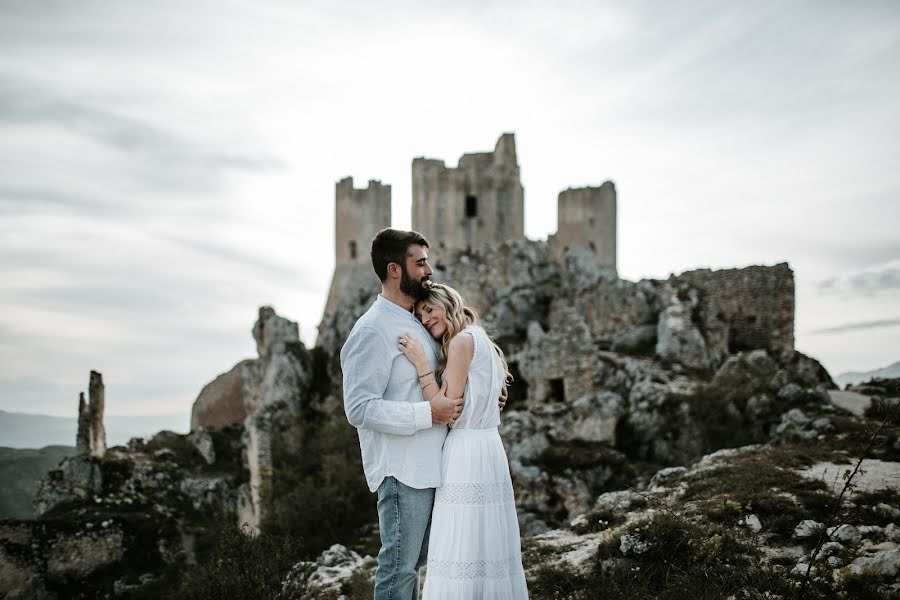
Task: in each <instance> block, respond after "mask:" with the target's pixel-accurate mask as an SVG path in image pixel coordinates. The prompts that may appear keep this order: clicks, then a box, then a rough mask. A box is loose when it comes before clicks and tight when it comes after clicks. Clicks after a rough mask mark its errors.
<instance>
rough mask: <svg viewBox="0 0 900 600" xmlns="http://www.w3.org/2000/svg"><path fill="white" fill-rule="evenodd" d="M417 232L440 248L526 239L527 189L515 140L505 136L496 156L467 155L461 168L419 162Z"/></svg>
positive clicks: (414, 223)
mask: <svg viewBox="0 0 900 600" xmlns="http://www.w3.org/2000/svg"><path fill="white" fill-rule="evenodd" d="M412 195H413V202H412V228H413V229H414V230H416V231H420V232H422V233H423V234H424V235H425V237H427V238H428V240H429V241H430V242H431V243H432V244H433V245H434V246H435V247H439V246H445V247H448V248H461V249H470V250H482V249H483V248H485V247H486V246H494V245H497V244H499V243H501V242H505V241H512V240H523V239H525V190H524V188H523V187H522V182H521V180H520V179H519V164H518V159H517V158H516V138H515V136H514V135H513V134H512V133H504V134H503V135H501V136H500V139H499V140H497V144H496V146H495V148H494V151H493V152H479V153H474V154H464V155H463V156H462V158H460V159H459V163H458V165H457V166H456V168H448V167H447V166H446V165H445V164H444V161H442V160H435V159H431V158H423V157H420V158H416V159H414V160H413V164H412Z"/></svg>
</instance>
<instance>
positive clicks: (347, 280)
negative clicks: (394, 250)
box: [325, 177, 391, 312]
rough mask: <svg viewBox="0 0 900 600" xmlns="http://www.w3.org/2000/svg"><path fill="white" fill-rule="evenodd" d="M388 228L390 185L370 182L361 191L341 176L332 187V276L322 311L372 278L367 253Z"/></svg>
mask: <svg viewBox="0 0 900 600" xmlns="http://www.w3.org/2000/svg"><path fill="white" fill-rule="evenodd" d="M390 226H391V186H390V185H383V184H382V183H381V182H380V181H376V180H374V179H373V180H370V181H369V185H368V186H367V187H365V188H362V189H356V188H354V187H353V178H352V177H345V178H344V179H342V180H340V181H339V182H337V184H336V185H335V202H334V265H335V266H334V275H332V278H331V288H330V289H329V292H328V300H327V301H326V304H325V311H326V312H328V311H330V310H333V309H334V307H335V306H336V305H337V303H338V302H339V301H340V298H341V297H342V296H344V295H345V294H347V293H348V292H349V290H350V288H352V287H355V286H357V285H358V282H359V281H360V280H361V279H362V278H364V277H367V276H372V277H374V274H373V273H372V261H371V258H370V251H371V248H372V238H373V237H375V234H376V233H378V232H379V231H381V230H382V229H384V228H385V227H390Z"/></svg>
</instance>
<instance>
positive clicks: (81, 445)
mask: <svg viewBox="0 0 900 600" xmlns="http://www.w3.org/2000/svg"><path fill="white" fill-rule="evenodd" d="M88 397H89V401H88V402H85V401H84V392H81V393H80V394H79V396H78V432H77V433H76V436H75V452H76V454H75V456H69V457H66V458H64V459H63V460H62V461H61V462H60V463H59V466H58V467H57V468H56V469H52V470H50V471H49V472H48V473H47V476H46V477H44V478H43V479H42V480H41V481H40V483H39V484H38V487H37V491H36V492H35V495H34V498H33V499H32V506H33V508H34V514H35V516H37V517H40V516H42V515H44V514H46V513H48V512H50V511H52V510H54V509H56V508H58V507H62V506H66V505H70V504H73V503H79V502H85V501H88V500H91V499H92V498H93V497H94V496H95V495H96V494H99V493H100V491H101V490H102V488H103V474H102V472H101V469H100V462H99V461H100V459H102V458H103V456H104V455H105V454H106V429H105V427H104V425H103V412H104V409H105V404H106V399H105V391H104V386H103V376H102V375H101V374H100V373H98V372H97V371H91V374H90V380H89V384H88Z"/></svg>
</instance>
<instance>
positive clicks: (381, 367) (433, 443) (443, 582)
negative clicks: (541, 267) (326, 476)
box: [341, 229, 528, 600]
mask: <svg viewBox="0 0 900 600" xmlns="http://www.w3.org/2000/svg"><path fill="white" fill-rule="evenodd" d="M372 267H373V268H374V269H375V274H376V275H378V277H379V279H381V285H382V292H381V294H380V295H379V296H378V299H377V300H376V301H375V303H374V304H373V305H372V307H371V308H370V309H369V310H368V311H367V312H366V313H365V314H364V315H363V316H362V317H360V318H359V320H358V321H357V322H356V325H355V326H354V327H353V330H352V331H351V332H350V335H349V337H348V338H347V341H346V343H345V344H344V347H343V348H342V349H341V368H342V370H343V373H344V409H345V411H346V413H347V419H348V420H349V421H350V424H351V425H353V426H354V427H356V428H357V430H358V432H359V445H360V449H361V452H362V462H363V469H364V471H365V474H366V481H367V482H368V485H369V489H370V490H371V491H373V492H375V491H377V492H378V523H379V526H380V530H381V551H380V552H379V553H378V569H377V571H376V572H375V600H395V599H400V600H415V599H416V598H418V592H419V568H420V567H422V566H425V565H426V561H427V575H426V579H425V588H424V599H425V600H441V599H447V600H450V599H452V600H470V599H471V600H475V599H478V600H494V599H497V600H520V599H524V598H527V597H528V590H527V588H526V584H525V573H524V571H523V569H522V557H521V548H520V541H519V525H518V520H517V517H516V507H515V502H514V499H513V489H512V482H511V480H510V476H509V465H508V463H507V459H506V452H505V451H504V449H503V444H502V443H501V441H500V436H499V434H498V432H497V426H498V425H499V424H500V408H501V407H502V405H503V403H505V398H506V384H507V383H508V382H509V381H510V380H511V377H510V374H509V369H508V367H507V364H506V361H505V359H504V358H503V353H502V351H501V350H500V349H499V347H497V346H496V345H495V344H494V343H493V342H492V341H491V339H490V337H488V335H487V334H486V333H485V331H484V330H483V329H482V328H481V327H480V326H479V325H478V316H477V314H476V313H475V311H474V310H473V309H472V308H470V307H468V306H465V305H464V304H463V300H462V298H461V297H460V295H459V293H457V292H456V290H454V289H453V288H450V287H448V286H445V285H441V284H437V283H434V284H432V283H431V279H430V278H431V274H432V271H431V267H430V265H429V264H428V241H427V240H426V239H425V238H424V237H423V236H422V235H421V234H419V233H416V232H414V231H400V230H396V229H383V230H382V231H380V232H379V233H378V234H377V235H376V236H375V238H374V239H373V240H372ZM448 426H449V428H448Z"/></svg>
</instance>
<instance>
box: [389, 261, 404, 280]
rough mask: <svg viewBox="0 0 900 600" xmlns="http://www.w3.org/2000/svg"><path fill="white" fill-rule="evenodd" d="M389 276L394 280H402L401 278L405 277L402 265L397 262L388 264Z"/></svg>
mask: <svg viewBox="0 0 900 600" xmlns="http://www.w3.org/2000/svg"><path fill="white" fill-rule="evenodd" d="M387 274H388V277H390V278H392V279H400V277H401V276H402V275H403V269H401V268H400V265H399V264H397V263H395V262H392V263H388V266H387Z"/></svg>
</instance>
